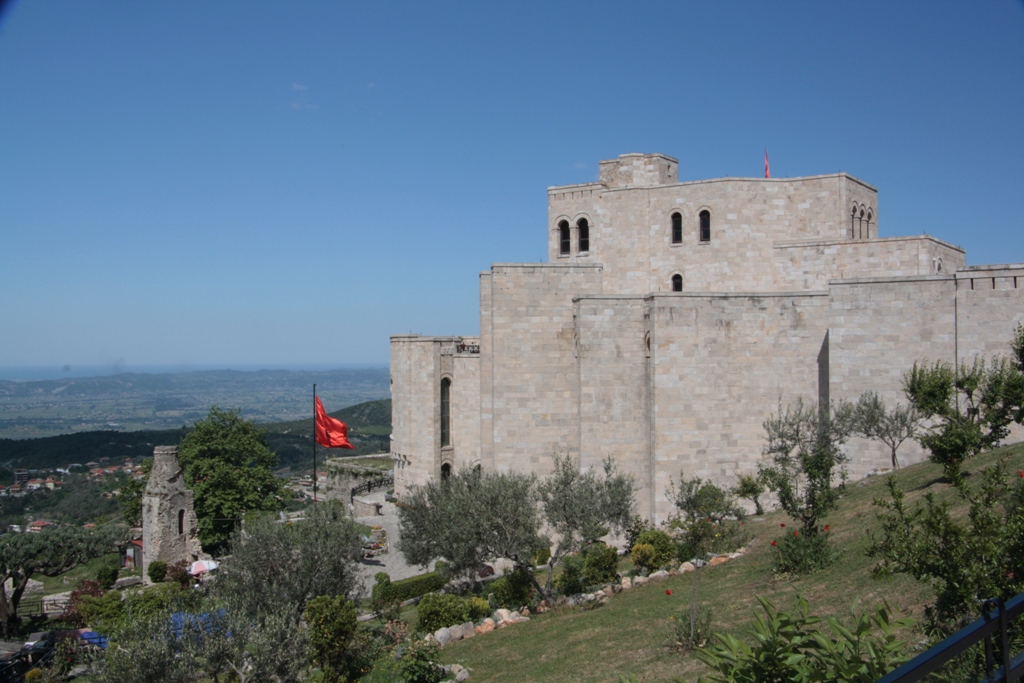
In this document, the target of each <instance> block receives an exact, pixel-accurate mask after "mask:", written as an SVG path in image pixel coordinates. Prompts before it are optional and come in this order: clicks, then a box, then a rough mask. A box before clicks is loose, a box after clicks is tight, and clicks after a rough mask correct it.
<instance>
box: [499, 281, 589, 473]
mask: <svg viewBox="0 0 1024 683" xmlns="http://www.w3.org/2000/svg"><path fill="white" fill-rule="evenodd" d="M487 281H488V282H489V284H490V292H489V294H488V296H487V300H488V302H489V308H488V310H487V311H486V312H485V313H484V314H483V315H482V316H481V320H482V321H483V320H487V321H489V322H490V325H489V328H488V329H486V330H485V329H482V330H481V340H482V341H484V340H486V346H485V348H489V352H488V354H487V355H486V356H485V357H484V358H483V362H484V363H485V364H487V363H489V364H490V368H489V370H488V371H487V373H486V376H489V377H490V378H491V386H490V387H485V388H484V391H485V392H486V391H487V390H488V389H489V390H490V394H491V396H490V397H489V401H490V402H491V403H490V411H491V416H492V417H491V429H490V430H489V431H487V432H484V433H482V434H481V438H482V440H483V442H484V444H485V447H484V452H485V453H489V454H490V463H489V466H490V467H491V468H493V469H494V470H495V471H498V472H509V471H532V472H537V473H538V474H540V475H543V474H546V473H548V472H550V471H551V470H552V456H553V455H567V456H570V457H572V458H574V459H575V458H578V457H579V419H578V418H579V406H578V401H579V394H578V391H579V373H578V371H577V367H576V353H575V332H576V330H575V326H574V322H573V307H572V299H573V297H574V296H576V295H578V294H579V293H581V292H599V291H600V289H601V268H600V266H596V265H589V264H587V265H562V264H513V265H509V264H497V265H495V266H494V267H493V268H492V269H491V275H490V277H489V278H487ZM482 313H483V312H482ZM485 466H488V463H486V462H485Z"/></svg>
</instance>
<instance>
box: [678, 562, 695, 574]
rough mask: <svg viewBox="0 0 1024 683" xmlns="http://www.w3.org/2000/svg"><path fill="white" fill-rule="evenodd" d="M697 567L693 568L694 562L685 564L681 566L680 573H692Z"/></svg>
mask: <svg viewBox="0 0 1024 683" xmlns="http://www.w3.org/2000/svg"><path fill="white" fill-rule="evenodd" d="M694 569H696V567H694V566H693V563H692V562H683V563H682V564H681V565H679V572H680V573H681V574H685V573H686V572H692V571H693V570H694Z"/></svg>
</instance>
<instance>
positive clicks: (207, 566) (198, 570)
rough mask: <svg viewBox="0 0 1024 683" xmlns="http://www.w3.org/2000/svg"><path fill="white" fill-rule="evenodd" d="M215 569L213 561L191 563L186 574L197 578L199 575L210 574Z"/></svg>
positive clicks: (215, 564)
mask: <svg viewBox="0 0 1024 683" xmlns="http://www.w3.org/2000/svg"><path fill="white" fill-rule="evenodd" d="M216 568H217V562H215V561H214V560H198V561H196V562H193V563H192V566H191V567H190V568H189V570H188V573H189V574H191V575H192V576H198V575H199V574H205V573H206V572H212V571H213V570H214V569H216Z"/></svg>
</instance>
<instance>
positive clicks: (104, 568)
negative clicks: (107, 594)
mask: <svg viewBox="0 0 1024 683" xmlns="http://www.w3.org/2000/svg"><path fill="white" fill-rule="evenodd" d="M119 573H120V572H119V571H118V569H117V565H116V564H110V563H107V564H103V565H101V566H100V568H99V569H98V570H96V583H98V584H99V585H100V588H103V589H104V590H108V589H110V588H113V587H114V584H115V583H117V577H118V574H119Z"/></svg>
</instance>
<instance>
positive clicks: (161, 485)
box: [142, 446, 203, 583]
mask: <svg viewBox="0 0 1024 683" xmlns="http://www.w3.org/2000/svg"><path fill="white" fill-rule="evenodd" d="M201 557H203V551H202V547H201V546H200V544H199V521H198V520H197V519H196V513H195V509H194V507H193V501H192V491H191V490H190V489H189V488H188V487H186V486H185V476H184V474H183V473H182V471H181V465H180V464H179V463H178V449H177V448H176V447H174V446H157V447H156V448H154V449H153V469H152V471H151V472H150V474H149V481H148V482H147V483H146V490H145V491H144V492H143V495H142V576H143V580H144V581H146V582H147V583H149V573H148V572H149V565H150V564H151V563H153V562H156V561H160V562H166V563H167V566H171V565H173V564H176V563H177V562H181V561H183V560H184V561H187V562H189V563H191V562H194V561H195V560H198V559H200V558H201Z"/></svg>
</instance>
